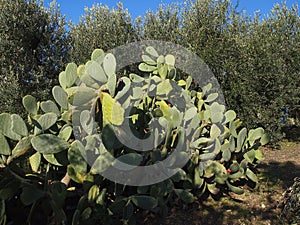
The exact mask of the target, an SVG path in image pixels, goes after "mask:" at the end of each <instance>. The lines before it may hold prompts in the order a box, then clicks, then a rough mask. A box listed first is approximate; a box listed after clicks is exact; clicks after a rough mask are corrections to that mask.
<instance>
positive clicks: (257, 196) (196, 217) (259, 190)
mask: <svg viewBox="0 0 300 225" xmlns="http://www.w3.org/2000/svg"><path fill="white" fill-rule="evenodd" d="M262 150H263V152H264V153H265V157H266V158H265V160H264V161H263V162H262V163H261V164H260V165H259V168H258V170H259V172H260V174H259V175H258V177H259V180H260V182H259V185H258V186H257V187H256V188H255V189H254V190H250V189H247V190H246V191H245V193H244V194H243V195H236V194H231V196H225V197H222V198H221V199H219V200H214V199H213V198H211V197H209V198H207V199H206V200H204V201H201V202H199V203H195V204H193V205H190V206H185V207H183V206H177V207H174V209H173V210H172V212H171V213H170V216H168V217H167V218H159V217H157V215H156V216H155V217H154V218H152V219H151V218H149V219H148V220H146V221H143V222H144V224H145V225H148V224H149V225H150V224H151V225H158V224H161V225H169V224H170V225H171V224H172V225H185V224H187V225H188V224H189V225H190V224H194V225H210V224H211V225H215V224H218V225H248V224H249V225H253V224H255V225H273V224H274V225H279V224H286V223H284V222H283V220H282V219H280V217H279V215H280V212H281V209H280V207H278V206H279V203H280V202H281V198H282V194H283V193H284V191H285V190H286V189H287V188H288V187H289V186H290V185H291V184H292V183H293V180H294V178H295V177H296V176H298V177H300V143H293V142H283V143H282V148H281V150H272V149H270V148H264V149H262Z"/></svg>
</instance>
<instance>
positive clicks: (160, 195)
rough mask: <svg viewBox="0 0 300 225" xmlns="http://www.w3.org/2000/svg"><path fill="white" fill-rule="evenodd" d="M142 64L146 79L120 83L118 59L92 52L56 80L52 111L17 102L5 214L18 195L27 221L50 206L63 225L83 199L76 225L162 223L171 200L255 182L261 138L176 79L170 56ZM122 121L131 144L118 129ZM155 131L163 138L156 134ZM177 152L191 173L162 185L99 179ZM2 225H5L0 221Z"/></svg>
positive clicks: (0, 141) (3, 191) (1, 194)
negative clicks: (155, 217)
mask: <svg viewBox="0 0 300 225" xmlns="http://www.w3.org/2000/svg"><path fill="white" fill-rule="evenodd" d="M142 58H143V62H142V63H141V64H140V65H139V67H138V68H139V70H140V71H141V72H143V74H144V75H143V76H141V75H139V74H130V75H129V76H128V77H117V75H116V59H115V57H114V55H113V54H111V53H108V54H106V53H104V52H103V51H102V50H101V49H96V50H95V51H94V52H93V54H92V56H91V60H90V61H88V62H87V63H86V64H85V65H80V66H77V65H76V64H74V63H70V64H68V65H67V66H66V69H65V71H63V72H61V73H60V75H59V84H60V85H58V86H55V87H54V88H53V90H52V94H53V98H54V101H52V100H45V101H42V102H37V101H36V99H35V98H34V97H32V96H30V95H27V96H25V97H24V98H23V105H24V107H25V109H26V110H27V112H28V118H27V121H24V120H23V119H22V118H21V117H20V116H18V115H17V114H12V115H10V114H7V113H2V114H0V124H1V126H0V146H1V148H0V154H1V158H0V165H1V168H2V169H1V170H3V171H5V173H6V174H7V175H6V177H5V178H3V179H1V181H0V198H1V199H2V201H1V204H5V201H10V200H11V199H13V198H14V196H16V195H20V199H21V202H22V204H24V205H27V206H30V207H31V211H34V210H37V207H36V205H39V204H42V205H46V206H45V207H47V205H48V206H50V208H51V209H52V214H53V215H54V216H52V217H51V218H54V219H55V220H56V221H60V222H62V221H64V222H66V221H67V215H66V213H65V212H64V210H63V205H64V201H65V199H67V197H68V196H70V195H71V196H72V194H73V196H74V195H76V196H77V195H79V193H80V194H81V197H80V200H79V202H78V205H77V207H75V208H73V211H72V221H73V223H72V224H87V223H94V222H99V221H100V222H102V223H106V224H112V223H114V221H120V220H121V221H122V222H123V223H124V224H127V223H134V221H135V213H136V212H137V210H138V209H140V210H152V211H153V212H160V213H161V214H165V213H166V212H167V209H168V207H167V205H168V203H169V202H172V201H173V200H174V199H175V198H179V199H181V200H182V201H183V202H185V203H192V202H193V201H194V200H195V197H199V196H201V195H202V194H203V193H205V192H207V191H208V192H210V193H211V194H217V193H218V192H219V191H225V192H228V191H232V192H235V193H238V194H241V193H243V188H242V187H241V186H238V184H241V181H245V182H252V183H253V182H254V183H257V182H258V179H257V177H256V175H255V172H254V171H255V170H254V169H255V165H256V164H257V163H259V162H260V161H261V160H263V158H264V156H263V153H262V152H261V151H260V150H259V147H260V146H262V145H265V144H266V143H267V142H268V135H267V134H266V133H265V132H264V130H263V129H262V128H257V129H252V130H247V129H246V128H245V127H243V126H242V122H241V121H240V120H239V119H237V118H236V113H235V112H234V111H232V110H225V106H224V105H221V104H220V103H218V102H216V101H215V100H216V99H217V98H218V94H217V93H212V91H211V90H212V85H211V84H208V85H206V86H205V87H202V90H201V91H196V90H191V84H192V78H191V77H188V78H187V79H186V80H181V79H178V78H177V76H176V62H175V57H174V56H172V55H166V56H163V55H159V54H158V53H157V51H156V50H155V49H154V48H152V47H150V46H149V47H147V48H146V49H145V54H143V57H142ZM145 74H147V75H146V76H145ZM170 96H171V98H170ZM174 99H176V100H177V101H174ZM91 115H93V116H91ZM126 121H127V122H128V121H129V122H128V124H127V125H128V127H129V128H130V132H131V133H132V135H131V136H128V135H129V134H128V132H126V130H124V129H123V128H122V126H123V125H124V124H125V123H126ZM155 121H156V122H157V123H158V124H159V125H160V126H159V127H161V128H160V129H159V128H154V129H152V127H153V126H152V125H153V123H155ZM151 135H152V136H151ZM184 135H186V136H188V137H190V140H189V141H188V142H184V138H182V137H183V136H184ZM150 136H151V137H153V139H151V140H152V141H151V143H155V144H154V146H155V148H153V149H151V151H147V152H139V151H135V150H136V148H137V147H138V145H139V141H136V142H135V141H132V142H130V145H127V146H126V145H125V144H124V143H126V140H128V137H130V138H129V139H131V138H136V139H137V140H143V139H147V138H148V137H150ZM122 140H123V141H122ZM127 143H129V142H127ZM144 147H145V146H144ZM146 147H147V146H146ZM148 147H149V146H148ZM150 147H151V146H150ZM177 147H180V148H181V149H184V151H182V157H185V158H187V159H188V160H187V164H186V165H185V166H184V167H182V168H180V169H179V170H178V172H177V173H176V174H174V176H172V177H170V178H168V179H165V180H163V181H161V182H158V183H154V184H151V185H144V186H131V185H126V184H124V183H123V184H118V183H116V182H113V181H110V180H108V179H106V178H105V177H103V176H101V175H99V174H101V173H102V172H104V171H106V170H107V168H109V167H110V166H111V165H112V164H113V163H114V162H115V161H114V160H115V159H118V160H119V162H121V163H126V164H128V165H131V166H148V165H151V164H154V163H156V162H159V161H162V160H165V159H167V158H168V156H169V155H170V154H172V152H173V151H174V149H175V148H177ZM178 161H179V160H177V161H176V160H175V161H173V162H169V166H170V167H172V166H173V167H175V166H176V163H178ZM16 168H17V169H16ZM20 171H22V172H21V173H20ZM58 172H60V175H58ZM45 202H46V203H45ZM65 204H68V203H67V202H66V203H65ZM1 209H3V207H2V208H1ZM2 212H3V210H1V213H2ZM0 216H1V218H0V221H1V220H2V221H4V220H5V214H4V213H3V214H2V215H0ZM30 216H31V215H30ZM29 220H30V218H29Z"/></svg>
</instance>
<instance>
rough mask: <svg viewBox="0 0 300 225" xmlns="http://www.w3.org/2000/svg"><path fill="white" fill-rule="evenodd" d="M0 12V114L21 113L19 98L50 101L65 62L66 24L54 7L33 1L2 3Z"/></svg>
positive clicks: (4, 1) (66, 56)
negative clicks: (27, 96) (26, 96)
mask: <svg viewBox="0 0 300 225" xmlns="http://www.w3.org/2000/svg"><path fill="white" fill-rule="evenodd" d="M0 11H1V14H0V43H1V44H0V52H1V56H0V74H1V77H0V99H1V100H0V103H1V111H2V112H8V113H12V112H15V111H18V112H23V113H24V114H25V112H24V109H23V107H22V103H21V101H20V100H21V99H22V97H24V96H25V95H26V94H28V93H31V94H32V95H33V96H35V97H38V98H39V99H49V98H51V93H50V90H51V89H52V87H53V86H54V85H55V84H56V83H57V78H56V77H57V76H58V73H59V72H60V71H61V70H62V69H63V66H64V65H65V63H66V62H67V61H68V51H69V48H70V47H69V41H68V37H67V32H66V28H65V25H66V22H65V20H64V17H63V16H62V15H61V14H60V12H59V8H58V6H57V5H55V4H52V5H51V6H50V7H49V8H45V7H43V6H42V3H41V2H39V1H36V0H30V1H26V0H16V1H13V2H11V1H8V0H3V1H1V2H0ZM24 114H22V116H23V115H24Z"/></svg>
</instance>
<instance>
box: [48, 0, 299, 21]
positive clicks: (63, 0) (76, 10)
mask: <svg viewBox="0 0 300 225" xmlns="http://www.w3.org/2000/svg"><path fill="white" fill-rule="evenodd" d="M51 1H52V0H45V5H46V6H47V5H48V4H49V2H51ZM56 2H57V3H59V4H60V7H61V12H62V14H65V15H67V19H68V20H69V19H72V21H73V22H75V23H77V22H78V21H79V17H80V16H81V15H83V14H84V8H85V6H87V7H91V6H92V5H93V4H94V3H102V4H103V5H108V6H110V7H115V6H116V4H117V2H122V3H123V5H124V7H125V8H127V9H128V11H129V13H130V14H131V16H132V18H135V17H137V16H138V15H141V16H143V15H144V14H145V12H146V11H147V10H149V9H151V10H155V9H157V7H158V5H159V4H169V3H172V2H181V1H180V0H179V1H176V0H175V1H174V0H144V1H142V0H116V1H115V0H101V1H99V0H56ZM233 2H236V0H234V1H233ZM281 2H283V1H282V0H240V6H239V10H246V12H247V14H248V15H252V14H253V13H254V12H255V11H257V10H260V12H261V14H263V15H264V14H267V13H269V12H270V9H271V8H272V7H273V5H274V4H275V3H281ZM286 3H287V5H288V6H291V5H293V4H295V3H298V1H297V0H286Z"/></svg>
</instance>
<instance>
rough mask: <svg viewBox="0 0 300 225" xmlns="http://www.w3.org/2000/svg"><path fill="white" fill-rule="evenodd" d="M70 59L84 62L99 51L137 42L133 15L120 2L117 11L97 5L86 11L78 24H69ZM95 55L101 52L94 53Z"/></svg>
mask: <svg viewBox="0 0 300 225" xmlns="http://www.w3.org/2000/svg"><path fill="white" fill-rule="evenodd" d="M69 35H70V38H71V39H72V52H71V60H72V61H74V62H76V63H78V64H83V63H85V62H86V61H87V60H88V59H89V58H90V55H91V54H92V52H93V50H94V49H96V48H101V49H103V50H105V51H108V50H109V49H113V48H115V47H118V46H121V45H124V44H127V43H131V42H133V41H135V40H136V39H137V35H136V34H135V32H134V29H133V26H132V22H131V17H130V14H129V13H128V11H127V10H126V9H124V8H123V5H122V4H121V3H119V4H118V5H117V7H116V8H114V9H109V7H108V6H104V5H101V4H95V5H93V6H92V7H91V8H89V9H88V8H85V15H83V16H82V17H81V19H80V22H79V23H78V24H70V34H69ZM95 54H96V55H97V54H98V53H95Z"/></svg>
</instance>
